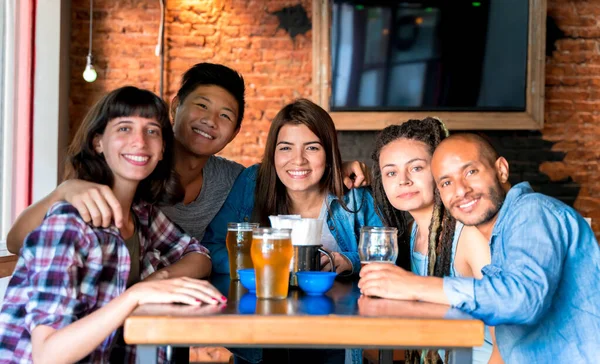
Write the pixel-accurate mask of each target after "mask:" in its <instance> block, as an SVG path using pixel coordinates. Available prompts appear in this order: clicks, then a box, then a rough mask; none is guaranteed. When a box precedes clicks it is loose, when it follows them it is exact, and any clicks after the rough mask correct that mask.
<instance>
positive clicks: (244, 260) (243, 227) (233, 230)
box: [225, 222, 258, 280]
mask: <svg viewBox="0 0 600 364" xmlns="http://www.w3.org/2000/svg"><path fill="white" fill-rule="evenodd" d="M257 227H258V224H256V223H250V222H230V223H228V224H227V237H226V238H225V243H226V245H227V253H228V255H229V277H231V279H232V280H239V279H240V276H239V275H238V273H237V270H238V269H246V268H254V265H253V264H252V258H251V257H250V248H251V246H252V229H254V228H257Z"/></svg>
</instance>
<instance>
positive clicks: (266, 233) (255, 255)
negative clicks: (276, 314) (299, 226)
mask: <svg viewBox="0 0 600 364" xmlns="http://www.w3.org/2000/svg"><path fill="white" fill-rule="evenodd" d="M291 233H292V229H273V228H257V229H254V230H252V248H251V249H250V254H251V256H252V263H253V264H254V272H255V274H256V297H258V298H269V299H285V298H286V297H287V295H288V288H289V284H290V283H289V282H290V261H291V260H292V254H293V248H292V237H291Z"/></svg>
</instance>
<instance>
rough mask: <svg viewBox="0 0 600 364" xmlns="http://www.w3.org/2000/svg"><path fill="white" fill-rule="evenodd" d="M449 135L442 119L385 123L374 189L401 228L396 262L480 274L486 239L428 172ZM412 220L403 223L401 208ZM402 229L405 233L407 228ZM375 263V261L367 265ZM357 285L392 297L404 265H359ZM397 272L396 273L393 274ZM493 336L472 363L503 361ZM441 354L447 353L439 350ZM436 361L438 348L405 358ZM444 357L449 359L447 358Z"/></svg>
mask: <svg viewBox="0 0 600 364" xmlns="http://www.w3.org/2000/svg"><path fill="white" fill-rule="evenodd" d="M447 136H448V131H447V129H446V128H445V126H444V124H443V123H442V122H441V121H440V120H439V119H436V118H425V119H424V120H409V121H407V122H405V123H404V124H402V125H392V126H389V127H387V128H385V129H384V130H383V131H382V132H381V133H380V134H379V136H378V138H377V141H376V149H375V152H374V153H373V156H372V157H373V163H374V169H373V173H374V179H373V189H374V197H375V200H376V203H377V205H378V207H379V209H380V211H381V212H382V215H383V216H382V217H383V219H384V220H385V221H386V224H387V225H389V226H395V227H399V232H400V235H401V236H399V241H400V244H399V245H400V247H401V249H400V254H399V260H398V264H399V265H400V266H403V267H404V268H406V269H410V270H411V271H412V272H413V273H415V274H418V275H422V276H428V275H429V276H436V277H443V276H447V275H449V276H467V277H476V278H481V277H482V274H481V268H482V267H483V266H485V265H487V264H489V263H490V248H489V246H488V244H487V241H486V240H485V238H484V237H483V235H482V234H481V233H479V231H477V229H476V228H474V227H464V225H463V224H461V223H457V222H456V220H454V219H453V218H452V217H451V216H450V214H449V213H448V212H447V210H446V209H445V208H444V206H443V204H442V202H441V199H440V196H439V194H438V193H437V192H436V188H435V182H434V180H433V175H432V174H431V168H430V166H431V158H432V156H433V151H434V150H435V148H436V147H437V146H438V145H439V144H440V142H441V141H442V140H444V139H445V138H446V137H447ZM406 212H407V213H408V214H409V215H410V216H411V217H412V219H413V220H414V221H413V223H412V226H411V227H410V229H407V228H406V227H405V218H404V216H405V213H406ZM405 232H406V233H405ZM371 265H373V264H371ZM362 272H363V273H362V274H361V280H360V282H359V286H360V287H361V289H362V291H363V292H366V293H368V294H369V295H374V296H379V297H383V298H396V295H397V294H402V292H396V288H397V287H398V286H397V285H396V284H395V279H396V278H397V277H400V278H402V272H403V270H402V269H401V268H399V267H397V266H393V265H389V264H381V267H378V268H368V266H367V267H365V268H363V271H362ZM397 273H398V274H397ZM491 353H492V338H491V335H490V331H489V330H487V329H486V341H485V343H484V345H483V346H482V347H479V348H475V350H474V362H476V363H488V362H493V363H497V362H501V359H500V356H499V353H498V352H497V350H496V351H495V352H494V355H493V358H494V360H492V361H490V355H491ZM439 355H440V356H441V358H444V359H446V354H445V353H444V352H443V351H441V350H440V352H439ZM420 356H423V360H424V361H425V362H426V363H430V362H435V361H436V360H437V356H438V353H436V352H435V351H429V352H427V353H424V355H421V354H420V353H419V352H416V351H411V352H408V353H407V362H409V363H413V362H417V363H419V362H420ZM445 361H447V360H445Z"/></svg>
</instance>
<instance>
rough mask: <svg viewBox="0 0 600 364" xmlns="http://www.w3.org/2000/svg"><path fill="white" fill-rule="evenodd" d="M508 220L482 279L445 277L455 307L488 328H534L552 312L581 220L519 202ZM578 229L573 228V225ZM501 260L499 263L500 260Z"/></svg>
mask: <svg viewBox="0 0 600 364" xmlns="http://www.w3.org/2000/svg"><path fill="white" fill-rule="evenodd" d="M521 206H523V207H525V206H526V208H519V206H515V208H514V209H513V210H511V211H510V212H509V214H508V215H507V216H506V218H505V219H506V220H505V221H504V222H503V228H502V230H501V231H500V235H499V236H497V237H496V240H495V241H493V244H501V246H496V247H495V248H494V249H496V250H498V251H497V252H495V253H494V255H496V254H501V255H502V256H501V257H494V256H492V264H491V265H488V266H486V267H484V269H483V270H482V273H483V274H484V276H483V279H481V280H476V279H473V278H458V277H446V278H444V292H445V293H446V296H447V298H448V300H449V301H450V303H451V304H452V306H454V307H457V308H460V309H461V310H463V311H466V312H468V313H470V314H471V315H473V316H474V317H477V318H479V319H481V320H483V321H484V322H485V323H486V324H488V325H490V326H496V325H502V324H520V325H523V324H525V325H526V324H535V323H536V322H537V321H538V320H539V319H540V318H541V317H542V316H543V315H544V313H545V312H546V311H547V310H548V308H549V306H550V303H551V301H552V296H553V295H554V292H555V291H556V288H557V286H558V284H559V280H560V277H561V274H562V262H563V260H564V257H565V255H566V250H567V247H568V243H569V241H570V239H578V233H577V231H576V232H575V234H572V232H571V231H569V230H570V228H573V227H575V228H576V229H577V221H576V218H575V217H574V216H570V215H569V214H563V213H557V212H556V211H553V210H552V209H551V208H550V207H548V206H544V205H542V204H537V206H536V205H535V204H529V203H528V204H521ZM573 225H574V226H573ZM498 259H501V264H498V262H497V260H498Z"/></svg>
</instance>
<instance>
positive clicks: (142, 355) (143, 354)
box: [136, 345, 158, 364]
mask: <svg viewBox="0 0 600 364" xmlns="http://www.w3.org/2000/svg"><path fill="white" fill-rule="evenodd" d="M157 359H158V347H157V346H151V345H138V346H137V358H136V363H137V364H157V363H158V360H157Z"/></svg>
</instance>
